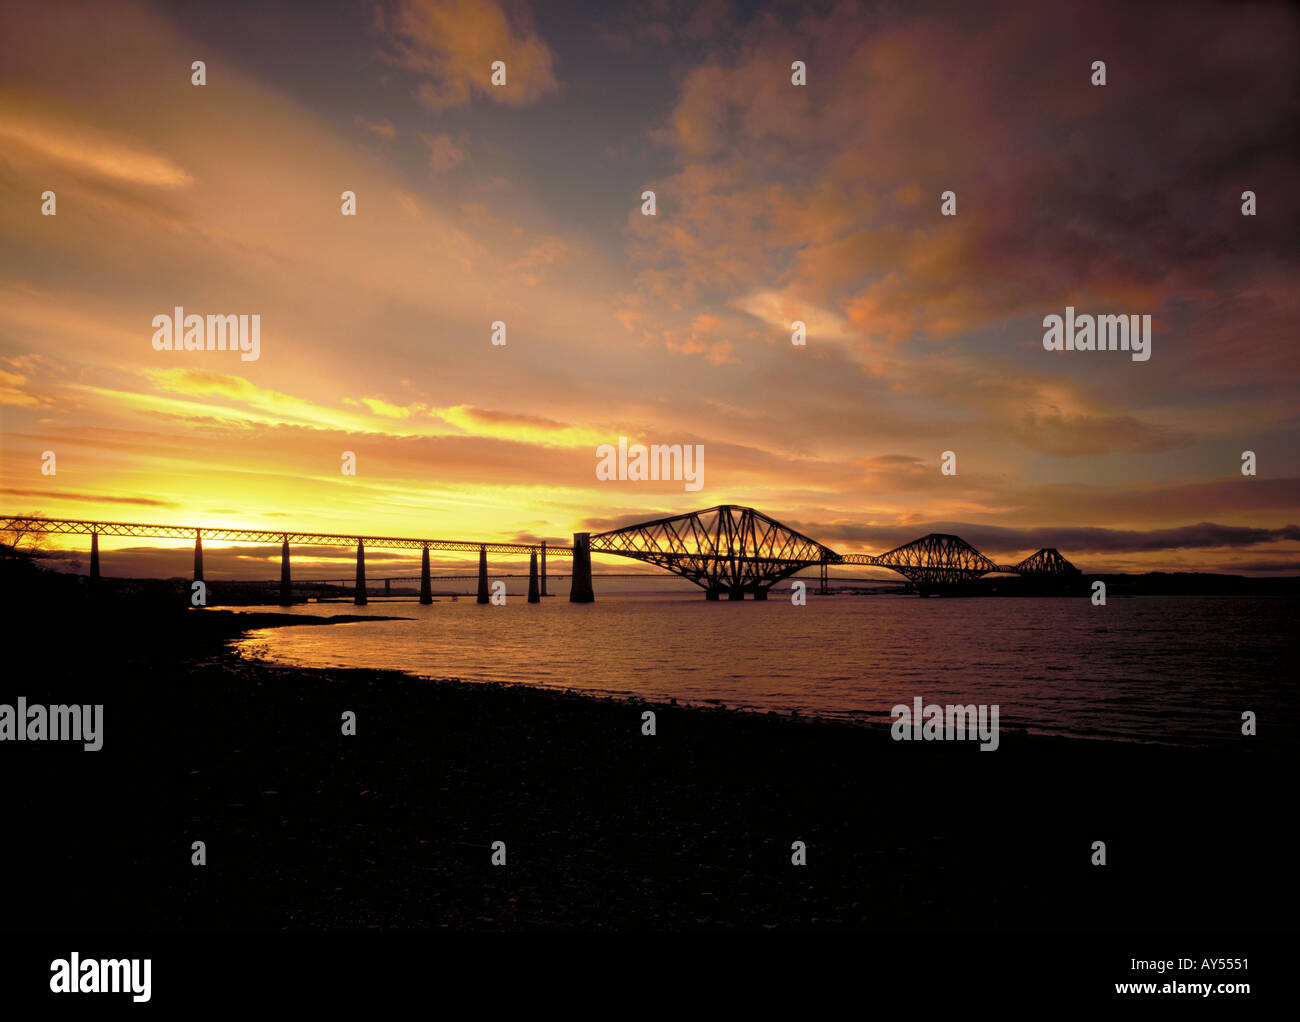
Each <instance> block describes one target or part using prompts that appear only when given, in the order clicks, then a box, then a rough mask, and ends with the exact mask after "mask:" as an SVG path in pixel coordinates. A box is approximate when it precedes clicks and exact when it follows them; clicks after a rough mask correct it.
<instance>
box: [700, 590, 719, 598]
mask: <svg viewBox="0 0 1300 1022" xmlns="http://www.w3.org/2000/svg"><path fill="white" fill-rule="evenodd" d="M721 597H722V590H721V589H706V590H704V598H705V599H706V600H717V599H720V598H721Z"/></svg>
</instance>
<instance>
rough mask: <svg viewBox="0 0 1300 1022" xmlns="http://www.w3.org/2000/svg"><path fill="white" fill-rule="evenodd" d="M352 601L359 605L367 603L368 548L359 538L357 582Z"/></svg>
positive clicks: (362, 605)
mask: <svg viewBox="0 0 1300 1022" xmlns="http://www.w3.org/2000/svg"><path fill="white" fill-rule="evenodd" d="M352 602H353V603H355V604H356V605H357V606H358V607H364V606H365V605H366V548H365V547H364V546H362V545H361V540H357V582H356V587H355V590H354V592H353V596H352Z"/></svg>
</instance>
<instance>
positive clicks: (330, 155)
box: [0, 0, 1300, 573]
mask: <svg viewBox="0 0 1300 1022" xmlns="http://www.w3.org/2000/svg"><path fill="white" fill-rule="evenodd" d="M1088 6H1089V11H1090V12H1091V13H1090V14H1089V16H1088V18H1087V19H1086V20H1081V21H1079V22H1078V23H1072V22H1071V18H1069V17H1065V16H1062V17H1061V18H1060V19H1057V20H1054V21H1050V19H1049V21H1050V23H1049V21H1045V20H1044V19H1029V18H1026V17H1025V16H1024V9H1023V8H1020V7H1018V6H1016V5H1006V6H1004V7H998V8H991V9H990V10H991V11H992V12H994V13H990V14H989V16H988V17H986V18H982V19H979V20H978V21H972V20H971V19H970V18H969V16H968V15H964V14H963V13H962V10H963V9H962V8H961V7H960V6H959V5H958V6H943V5H934V6H932V7H930V8H925V9H919V12H918V13H915V14H906V15H904V14H883V13H880V12H878V11H876V10H875V9H874V8H870V7H867V6H860V5H853V4H839V5H823V6H821V7H817V8H815V9H813V8H810V9H809V11H806V12H803V13H799V14H792V13H790V11H789V10H788V9H787V8H784V7H772V8H770V9H768V8H765V7H762V6H757V7H755V6H753V5H729V4H725V3H709V2H706V3H702V4H699V3H690V4H687V3H667V2H665V3H650V4H648V5H645V7H644V9H640V8H638V9H637V10H629V11H627V12H626V13H621V14H616V15H611V17H610V18H608V19H604V20H601V19H592V18H590V17H585V18H584V17H582V16H581V11H580V10H579V9H578V8H576V7H574V6H573V5H568V4H559V5H556V6H555V7H554V8H547V7H544V6H543V5H534V6H533V7H532V8H531V9H530V8H529V7H527V6H524V5H522V4H518V3H508V4H505V5H504V6H502V5H498V4H497V3H496V2H494V0H489V2H482V3H472V4H471V3H440V2H432V0H430V2H416V0H400V2H389V3H384V4H381V5H374V4H369V3H367V4H357V5H355V6H352V5H348V4H339V5H334V6H331V7H329V8H327V9H322V10H321V11H320V12H319V13H317V14H312V13H309V12H308V9H304V13H302V14H300V15H294V16H292V17H290V16H288V15H285V14H283V13H279V14H263V13H260V12H259V8H258V6H257V5H245V4H235V5H233V6H232V7H231V8H230V9H229V10H228V11H226V12H224V14H223V17H222V18H220V19H218V18H217V17H216V16H215V15H214V14H211V13H210V12H205V10H204V9H203V7H201V6H196V7H195V8H194V9H193V10H190V11H183V12H178V11H177V10H175V9H173V8H171V7H168V8H161V7H151V6H149V5H143V4H131V3H125V4H114V5H111V7H110V6H109V5H103V4H97V3H96V4H85V5H77V4H68V5H62V4H61V5H58V9H57V10H55V9H53V5H47V4H38V3H31V4H28V3H21V2H19V3H6V4H5V5H4V10H3V14H0V17H2V18H3V23H2V24H0V236H2V237H3V249H2V252H3V257H2V259H0V427H2V434H3V435H2V437H0V489H2V490H3V500H2V501H0V506H2V507H3V509H4V511H3V513H5V514H25V513H35V512H39V513H42V514H44V515H46V516H50V517H69V518H101V519H109V520H127V521H157V522H168V523H173V522H174V523H184V524H205V523H211V524H222V525H229V526H241V527H265V528H273V529H274V528H284V527H286V526H291V527H293V528H296V529H301V530H311V531H321V532H364V533H368V534H386V535H414V536H442V537H449V538H460V537H466V538H474V539H502V540H509V539H515V538H524V539H532V538H536V537H542V538H548V539H551V540H555V541H567V539H568V537H569V536H570V535H571V534H572V532H574V531H575V530H579V529H587V530H593V531H600V530H601V529H604V528H610V527H613V526H615V525H619V524H623V523H627V522H631V521H636V520H639V519H643V518H649V517H658V516H661V515H666V514H673V513H678V512H682V511H686V510H690V509H692V508H698V507H707V506H712V505H716V504H719V503H739V504H748V505H752V506H755V507H757V508H759V509H761V510H763V511H765V512H766V513H768V514H771V515H772V516H774V517H776V518H778V519H780V520H782V521H785V522H788V523H790V524H791V525H793V526H795V527H797V528H799V529H801V530H802V531H804V532H806V533H808V534H810V535H812V536H813V537H814V538H816V539H818V540H820V541H822V542H824V543H826V544H828V545H830V546H832V547H834V548H836V549H839V550H844V551H848V550H866V551H871V552H881V551H883V550H885V549H888V548H890V547H891V546H894V545H897V543H899V542H902V541H905V540H907V539H910V538H914V537H915V536H917V535H920V534H922V533H924V532H926V531H931V530H935V531H952V532H957V533H959V534H961V535H963V536H965V537H966V538H967V539H969V540H970V541H971V542H973V543H974V544H975V545H976V546H978V547H979V548H980V549H982V550H983V551H984V552H985V553H987V554H989V555H990V556H994V557H997V558H998V559H1003V558H1004V557H1010V556H1012V555H1015V554H1021V555H1023V554H1024V553H1027V552H1030V551H1032V550H1034V549H1037V548H1038V547H1040V546H1057V547H1059V548H1060V549H1061V550H1062V551H1063V552H1064V553H1065V554H1066V555H1067V556H1068V557H1070V558H1071V559H1072V560H1074V561H1075V563H1077V564H1080V565H1082V566H1086V567H1091V568H1093V569H1095V570H1143V569H1146V568H1161V569H1171V570H1177V569H1184V570H1225V571H1247V572H1258V573H1294V572H1295V571H1296V570H1297V568H1298V567H1300V555H1298V554H1297V549H1298V547H1297V543H1298V540H1300V530H1297V529H1296V528H1295V526H1294V523H1295V522H1297V521H1300V513H1297V510H1298V508H1300V487H1297V476H1298V475H1300V473H1298V472H1297V465H1296V457H1297V455H1296V449H1297V444H1296V438H1297V428H1296V411H1295V409H1296V402H1295V396H1296V383H1297V372H1296V369H1297V360H1296V357H1295V354H1294V351H1295V348H1294V344H1295V321H1296V311H1297V309H1296V294H1297V290H1296V288H1295V286H1294V281H1295V271H1296V263H1297V248H1296V241H1295V239H1296V237H1297V232H1296V226H1297V223H1296V221H1297V206H1296V201H1295V199H1294V197H1293V196H1292V195H1291V194H1290V192H1292V191H1294V171H1295V159H1294V157H1295V152H1294V148H1293V146H1294V132H1293V130H1292V129H1293V124H1292V123H1291V120H1290V118H1291V117H1292V116H1293V112H1292V110H1291V101H1290V100H1289V99H1288V97H1293V96H1294V95H1295V92H1296V89H1295V86H1296V70H1297V63H1296V52H1295V48H1294V39H1295V30H1296V24H1295V21H1294V16H1293V15H1291V14H1289V13H1287V9H1286V8H1284V7H1282V6H1278V7H1269V6H1267V5H1265V6H1258V7H1251V8H1221V7H1215V6H1205V7H1202V6H1198V5H1195V4H1192V5H1188V4H1179V5H1177V6H1176V7H1171V8H1169V9H1168V11H1167V12H1166V13H1170V12H1176V13H1174V14H1171V17H1170V18H1169V19H1168V20H1162V19H1161V17H1159V16H1157V14H1155V13H1152V12H1155V11H1156V10H1157V8H1155V7H1151V8H1144V13H1143V12H1139V13H1130V12H1128V9H1127V7H1126V6H1125V5H1108V4H1099V5H1096V6H1095V7H1093V6H1092V5H1088ZM1097 57H1102V58H1104V59H1106V60H1107V62H1108V67H1109V73H1110V82H1109V83H1108V84H1107V85H1106V86H1105V87H1104V88H1096V87H1093V86H1092V85H1091V84H1090V83H1089V80H1088V74H1089V72H1088V68H1089V65H1090V64H1091V61H1092V60H1093V59H1096V58H1097ZM195 59H203V60H205V62H206V65H207V76H208V84H207V85H205V86H203V87H196V86H194V85H192V84H191V81H190V74H191V72H190V62H191V61H192V60H195ZM494 59H504V60H505V61H506V62H507V67H508V70H509V78H508V84H507V86H506V87H505V88H503V89H495V88H493V87H492V86H491V85H490V83H489V82H488V76H489V74H490V67H489V65H490V64H491V61H492V60H494ZM792 59H803V60H805V61H806V62H807V63H808V67H809V84H808V85H807V86H806V87H802V88H800V87H795V86H792V85H791V84H790V75H789V65H790V61H791V60H792ZM1288 139H1289V141H1288ZM647 188H650V189H654V190H655V191H656V194H657V198H658V215H657V216H655V217H645V216H642V215H641V213H640V206H641V193H642V191H643V190H644V189H647ZM1245 188H1251V189H1254V190H1255V191H1256V192H1257V193H1258V195H1259V215H1258V216H1256V217H1253V218H1248V217H1243V216H1241V215H1240V209H1239V207H1240V198H1239V195H1240V192H1241V191H1242V190H1243V189H1245ZM47 189H48V190H52V191H54V192H55V193H56V194H57V204H58V205H57V210H58V212H57V215H56V216H42V215H41V193H42V192H43V191H45V190H47ZM344 189H351V190H353V191H354V192H355V193H356V195H357V206H358V215H357V216H355V217H345V216H342V215H340V198H339V196H340V193H341V192H342V191H343V190H344ZM946 189H954V190H955V191H956V192H957V194H958V215H957V216H955V217H942V216H940V213H939V195H940V193H941V192H942V191H944V190H946ZM177 305H180V306H183V307H184V308H185V309H186V310H187V311H189V312H197V313H200V314H207V313H213V314H240V313H244V314H253V313H256V314H259V315H260V316H261V353H260V357H259V358H258V360H257V361H255V362H247V361H241V360H240V359H239V357H238V355H236V354H232V353H228V352H207V351H203V352H159V351H155V350H154V349H153V347H152V345H151V343H150V338H151V336H152V334H153V329H152V327H151V321H152V319H153V317H154V316H156V315H158V314H160V313H170V312H171V310H172V309H173V307H174V306H177ZM1066 305H1074V306H1076V307H1078V308H1079V309H1080V310H1081V311H1091V312H1117V313H1145V314H1150V315H1151V316H1152V317H1153V321H1154V324H1155V327H1154V330H1155V337H1154V341H1153V354H1152V358H1151V360H1150V361H1149V362H1146V363H1136V362H1133V361H1131V360H1130V359H1129V358H1128V357H1127V356H1126V355H1123V354H1122V353H1104V354H1102V353H1095V352H1094V353H1086V352H1074V353H1064V352H1059V353H1058V352H1047V351H1044V350H1043V347H1042V344H1041V339H1042V333H1043V328H1042V326H1041V321H1042V318H1043V316H1045V315H1048V314H1053V313H1055V314H1060V313H1061V312H1062V311H1063V310H1064V307H1065V306H1066ZM795 319H800V320H803V321H805V322H806V323H807V324H808V343H807V345H806V347H797V346H794V345H792V344H791V343H790V323H791V321H792V320H795ZM496 320H501V321H504V322H505V323H506V324H507V337H508V340H507V344H506V345H505V346H501V347H498V346H493V345H492V344H491V342H490V328H491V324H492V322H493V321H496ZM620 436H627V437H629V438H630V439H631V440H632V441H633V442H637V441H639V442H643V443H682V444H685V443H691V444H702V445H703V446H704V449H705V452H706V467H705V484H704V487H703V490H702V491H700V492H687V491H686V490H685V488H684V486H683V485H682V483H680V482H676V483H672V482H667V483H659V482H656V483H650V482H635V481H621V482H620V481H615V482H605V481H600V480H598V479H597V478H596V476H595V471H594V469H595V464H596V454H595V449H596V447H597V446H598V445H600V444H603V443H615V444H616V443H617V442H618V438H619V437H620ZM1247 449H1249V450H1253V451H1255V452H1256V454H1257V457H1258V463H1259V468H1258V475H1257V476H1256V477H1254V478H1247V477H1243V476H1242V474H1241V472H1240V462H1241V452H1242V451H1243V450H1247ZM945 450H952V451H954V452H955V453H956V456H957V466H958V471H957V474H956V475H955V476H944V475H941V473H940V471H939V462H940V455H941V452H943V451H945ZM46 451H53V452H54V453H55V455H56V458H57V474H56V475H54V476H48V475H43V474H42V471H41V466H42V454H43V452H46ZM345 451H352V452H355V454H356V456H357V474H356V476H355V477H350V476H345V475H343V474H342V473H341V471H340V465H341V457H342V454H343V452H345ZM1288 526H1289V527H1290V528H1288ZM981 530H982V531H981ZM140 563H143V562H140ZM180 570H183V566H182V567H178V568H177V569H176V571H177V572H179V571H180Z"/></svg>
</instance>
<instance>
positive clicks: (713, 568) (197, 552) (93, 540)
mask: <svg viewBox="0 0 1300 1022" xmlns="http://www.w3.org/2000/svg"><path fill="white" fill-rule="evenodd" d="M0 533H4V534H6V535H9V536H10V537H14V543H15V545H16V544H17V542H19V539H20V538H21V537H23V536H35V535H52V536H57V535H64V536H67V535H79V536H89V537H90V578H91V580H92V581H94V580H97V579H99V577H100V571H99V537H100V536H128V537H134V538H141V539H146V538H147V539H190V538H193V540H194V580H195V581H196V582H201V581H203V540H204V538H205V537H206V538H207V539H208V540H209V541H213V540H216V541H224V542H232V543H275V542H279V543H280V545H281V546H280V551H281V553H280V593H279V595H280V602H281V603H282V604H290V603H292V602H293V581H292V575H291V571H290V556H289V551H290V544H291V543H307V544H311V545H315V546H347V547H350V546H352V544H354V543H355V544H356V559H357V560H356V564H357V567H356V575H355V581H354V596H353V602H354V603H356V604H357V605H362V604H364V603H366V602H367V601H366V596H367V588H366V557H365V551H366V547H370V548H372V549H374V548H380V549H399V550H420V551H422V555H421V562H422V563H421V569H420V602H421V603H431V602H432V592H431V577H430V572H429V551H430V550H438V551H459V552H463V553H472V552H477V553H478V555H479V567H478V602H479V603H488V602H489V596H488V570H487V555H488V554H489V553H497V554H521V555H522V554H528V556H529V581H528V602H529V603H537V602H539V600H540V598H541V597H542V596H547V595H549V594H548V593H547V591H546V558H547V555H548V554H549V555H550V556H551V557H567V558H572V561H573V569H572V573H571V576H570V577H571V582H570V589H569V600H570V601H571V602H573V603H591V602H592V601H593V600H594V599H595V592H594V590H593V588H592V573H591V555H592V554H593V553H599V554H613V555H617V556H619V557H628V558H631V559H633V560H638V561H643V562H645V563H647V564H653V565H655V566H657V567H660V568H663V569H664V570H665V571H670V572H672V573H673V574H676V575H680V576H682V577H683V578H686V579H689V580H690V581H691V582H693V583H695V584H696V585H697V586H699V587H700V588H701V589H703V590H704V593H705V597H706V598H707V599H710V600H718V599H721V598H722V596H723V595H724V594H725V595H726V597H727V598H728V599H729V600H743V599H745V597H746V596H749V597H751V598H752V599H756V600H765V599H767V594H768V591H769V590H770V589H771V588H772V586H774V585H776V584H777V583H778V582H780V581H781V580H783V579H786V578H789V577H790V576H791V575H794V574H796V573H797V572H800V571H804V570H806V569H808V568H813V567H817V568H819V569H820V573H821V580H820V586H819V591H820V592H822V593H827V592H829V591H830V590H829V576H828V573H827V572H828V569H829V568H830V567H831V566H832V565H849V564H852V565H870V566H873V567H880V568H888V569H890V570H892V571H895V572H897V573H898V574H900V575H902V576H903V577H904V578H906V579H907V580H908V582H910V583H911V584H912V586H913V587H914V588H915V589H916V590H917V592H918V593H921V594H923V595H926V594H928V593H930V592H940V593H942V592H950V591H956V590H958V589H961V588H963V587H968V586H969V585H970V584H971V583H973V582H975V581H976V580H978V579H979V578H981V577H983V576H984V575H988V574H995V573H1005V574H1014V575H1019V576H1022V577H1030V578H1034V579H1039V580H1054V581H1068V580H1073V579H1077V578H1078V577H1079V576H1080V573H1079V570H1078V569H1077V568H1076V567H1075V566H1074V565H1073V564H1071V563H1070V562H1069V561H1067V560H1066V559H1065V558H1064V557H1062V556H1061V554H1060V553H1059V552H1058V551H1057V550H1056V549H1055V548H1044V549H1042V550H1039V551H1038V552H1037V553H1034V554H1031V555H1030V556H1029V557H1026V558H1025V559H1024V560H1022V561H1020V562H1018V563H1016V564H1013V565H1000V564H996V563H994V562H993V561H992V560H990V559H989V558H987V557H985V556H984V555H983V554H982V553H980V552H979V551H978V550H976V549H975V548H974V547H973V546H971V545H970V544H969V543H967V542H966V541H965V540H963V539H961V538H960V537H958V536H953V535H949V534H947V533H939V532H934V533H930V534H929V535H926V536H922V537H921V538H919V539H915V540H912V541H911V542H910V543H905V544H903V545H902V546H899V547H895V548H894V549H893V550H890V551H888V552H886V553H883V554H865V553H844V554H842V553H838V552H837V551H835V550H832V549H831V548H830V547H828V546H824V545H823V544H821V543H818V542H817V541H816V540H814V539H811V538H809V537H808V536H805V535H804V534H803V533H801V532H798V531H796V530H794V529H791V528H790V527H789V526H787V525H783V524H782V523H781V522H778V521H777V520H776V519H774V518H770V517H769V516H767V515H765V514H763V513H762V512H761V511H756V510H755V509H754V508H752V507H742V506H740V505H737V504H720V505H718V506H717V507H711V508H706V509H704V510H702V511H689V512H686V513H684V514H680V515H671V516H669V517H666V518H658V519H655V520H654V521H649V522H639V523H637V524H635V525H627V526H624V527H622V528H619V529H612V530H610V531H608V532H601V533H595V534H592V533H589V532H578V533H574V536H573V545H572V546H567V547H566V546H560V545H555V544H552V545H549V546H548V545H547V543H546V542H545V541H544V540H539V541H537V542H535V543H501V542H495V541H482V540H449V539H421V538H412V537H400V536H365V535H357V534H347V533H322V532H298V531H289V530H278V531H277V530H273V529H233V528H224V527H221V526H210V525H202V526H184V525H156V524H147V523H141V522H107V521H100V520H97V519H70V518H38V517H28V516H17V515H15V516H4V517H0ZM539 558H540V561H539Z"/></svg>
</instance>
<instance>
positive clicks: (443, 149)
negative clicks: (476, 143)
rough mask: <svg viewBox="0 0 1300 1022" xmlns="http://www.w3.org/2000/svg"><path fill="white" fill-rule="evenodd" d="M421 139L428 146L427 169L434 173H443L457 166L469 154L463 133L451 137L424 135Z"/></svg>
mask: <svg viewBox="0 0 1300 1022" xmlns="http://www.w3.org/2000/svg"><path fill="white" fill-rule="evenodd" d="M420 138H421V140H422V141H423V142H424V144H425V145H426V146H428V147H429V169H430V170H431V171H433V173H435V174H445V173H446V172H447V171H449V170H451V169H452V168H453V167H456V166H459V165H460V164H461V163H463V162H464V161H465V160H466V159H467V158H468V156H469V148H468V145H467V142H466V138H465V136H464V135H461V136H460V137H459V138H452V137H451V136H450V135H446V134H443V135H424V134H422V135H421V136H420Z"/></svg>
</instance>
